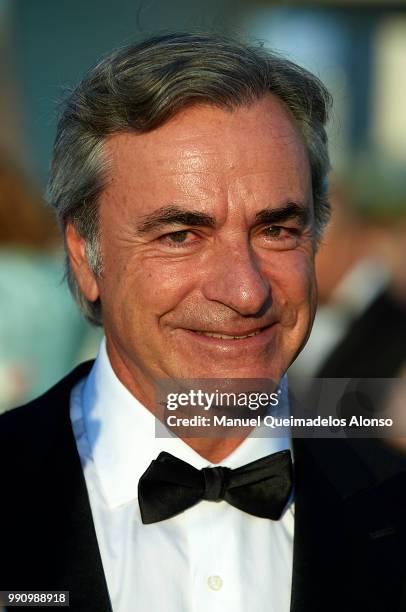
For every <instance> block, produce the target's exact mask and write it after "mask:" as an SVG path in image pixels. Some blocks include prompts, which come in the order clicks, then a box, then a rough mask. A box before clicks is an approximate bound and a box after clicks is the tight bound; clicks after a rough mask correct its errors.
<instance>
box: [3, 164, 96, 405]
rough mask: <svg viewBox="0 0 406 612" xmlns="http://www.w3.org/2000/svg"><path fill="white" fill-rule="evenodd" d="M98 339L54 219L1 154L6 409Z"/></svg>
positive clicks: (41, 386) (54, 377) (34, 391)
mask: <svg viewBox="0 0 406 612" xmlns="http://www.w3.org/2000/svg"><path fill="white" fill-rule="evenodd" d="M92 336H93V332H90V336H89V325H88V324H86V322H85V321H84V319H83V318H82V317H81V316H80V315H79V313H78V312H77V309H76V308H75V306H74V304H73V301H72V298H71V295H70V294H69V291H67V288H66V285H65V283H64V282H63V261H62V257H61V253H60V237H59V235H58V229H57V226H56V223H55V220H54V218H53V215H52V214H51V212H50V210H49V209H46V208H45V206H44V202H43V200H42V198H41V196H40V193H39V190H37V189H36V188H35V187H34V186H33V184H32V183H31V182H30V181H29V179H28V178H27V177H25V176H24V175H23V173H22V172H21V171H19V170H18V169H17V167H16V166H15V165H14V164H13V163H12V162H11V161H10V160H8V159H7V158H6V157H5V156H2V157H0V412H1V411H4V410H7V409H9V408H11V407H12V406H15V405H16V403H22V402H25V401H28V400H29V399H31V398H33V397H35V396H38V395H39V394H40V393H42V392H43V391H45V390H46V389H47V388H49V386H50V385H52V384H53V383H54V382H55V381H56V380H58V379H59V378H60V377H61V376H63V375H64V374H66V372H68V371H69V370H70V369H71V368H72V367H73V366H74V365H76V364H77V363H78V361H81V360H82V358H86V357H87V356H88V355H87V354H88V352H90V354H91V352H92V344H93V340H92ZM93 354H94V353H93Z"/></svg>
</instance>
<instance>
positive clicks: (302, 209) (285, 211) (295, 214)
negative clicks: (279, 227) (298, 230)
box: [255, 202, 310, 228]
mask: <svg viewBox="0 0 406 612" xmlns="http://www.w3.org/2000/svg"><path fill="white" fill-rule="evenodd" d="M290 219H297V220H298V221H299V223H300V226H301V227H302V228H303V227H306V225H308V223H309V221H310V210H309V208H308V207H307V206H302V205H301V204H296V203H295V202H289V203H288V204H286V205H285V206H282V207H280V208H264V210H260V211H259V212H258V213H257V214H256V215H255V220H256V222H257V223H267V224H268V223H269V224H272V223H281V222H283V221H289V220H290Z"/></svg>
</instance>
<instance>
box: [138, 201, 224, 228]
mask: <svg viewBox="0 0 406 612" xmlns="http://www.w3.org/2000/svg"><path fill="white" fill-rule="evenodd" d="M166 225H193V226H200V227H211V228H214V227H215V226H216V220H215V219H214V217H211V216H210V215H207V214H206V213H202V212H200V211H197V210H184V209H183V208H178V207H177V206H163V207H162V208H158V209H157V210H155V211H154V212H153V213H151V214H150V215H146V216H145V217H143V219H142V221H141V223H140V224H139V225H138V227H137V231H138V233H139V234H147V233H148V232H152V231H153V230H157V229H161V228H163V227H165V226H166Z"/></svg>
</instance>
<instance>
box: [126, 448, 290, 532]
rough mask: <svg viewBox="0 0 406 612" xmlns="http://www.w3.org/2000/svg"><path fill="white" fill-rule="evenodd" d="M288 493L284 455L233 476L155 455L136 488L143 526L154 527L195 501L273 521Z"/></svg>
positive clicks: (287, 457) (245, 467) (229, 472)
mask: <svg viewBox="0 0 406 612" xmlns="http://www.w3.org/2000/svg"><path fill="white" fill-rule="evenodd" d="M291 490H292V460H291V456H290V451H289V450H284V451H280V452H279V453H275V454H273V455H269V456H268V457H263V458H262V459H258V460H257V461H253V462H252V463H248V464H247V465H243V466H242V467H239V468H237V469H235V470H232V469H230V468H226V467H212V468H210V467H207V468H203V469H202V470H197V469H196V468H194V467H192V466H191V465H189V464H188V463H185V461H181V459H178V458H177V457H174V456H173V455H170V454H169V453H165V452H163V453H160V454H159V455H158V458H157V459H156V460H155V461H153V462H152V463H151V465H150V466H149V468H148V469H147V471H146V472H145V473H144V474H143V475H142V476H141V478H140V481H139V483H138V502H139V505H140V510H141V518H142V522H143V523H145V524H149V523H157V522H158V521H163V520H165V519H167V518H170V517H172V516H175V515H176V514H179V513H180V512H183V511H184V510H187V508H190V507H191V506H194V505H195V504H197V503H198V502H199V501H201V500H203V499H206V500H209V501H221V500H225V501H227V502H228V503H229V504H231V505H232V506H235V507H236V508H239V509H240V510H243V511H244V512H248V513H249V514H253V515H254V516H259V517H261V518H267V519H272V520H274V521H276V520H278V519H279V518H280V516H281V514H282V512H283V510H284V508H285V506H286V503H287V501H288V499H289V496H290V493H291Z"/></svg>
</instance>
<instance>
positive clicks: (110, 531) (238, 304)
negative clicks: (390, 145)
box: [0, 34, 404, 612]
mask: <svg viewBox="0 0 406 612" xmlns="http://www.w3.org/2000/svg"><path fill="white" fill-rule="evenodd" d="M328 106H329V96H328V94H327V92H326V91H325V89H324V87H323V86H322V85H321V84H320V83H319V81H318V80H317V79H315V78H314V77H313V76H312V75H310V74H309V73H307V72H306V71H304V70H302V69H301V68H299V67H297V66H295V65H294V64H291V63H290V62H288V61H286V60H284V59H281V58H279V57H278V56H276V55H272V54H270V53H268V52H266V51H265V50H263V49H261V48H255V47H249V46H247V45H244V44H241V43H238V42H236V41H233V40H228V39H226V38H223V37H218V36H214V35H213V36H203V35H190V34H180V35H167V36H162V37H157V38H154V39H150V40H147V41H145V42H144V43H141V44H140V45H135V46H131V47H128V48H125V49H123V50H120V51H118V52H116V53H113V54H112V55H111V56H110V57H108V58H107V59H105V60H104V61H102V62H101V63H100V64H99V65H98V66H96V68H94V69H93V70H92V71H91V72H90V73H89V74H88V75H87V77H86V78H85V79H84V81H83V82H82V83H81V84H80V85H79V87H78V88H77V89H76V90H75V91H74V92H73V93H72V95H71V96H70V98H69V99H68V101H67V104H66V107H65V111H64V113H63V115H62V118H61V121H60V124H59V127H58V134H57V139H56V145H55V153H54V162H53V170H52V176H51V183H50V198H51V201H52V203H53V205H54V206H55V208H56V210H57V213H58V215H59V218H60V220H61V223H62V227H63V229H64V235H65V243H66V247H67V252H68V279H69V282H70V286H71V288H72V290H73V292H74V294H75V296H76V297H77V299H78V301H79V303H80V304H81V307H82V310H83V312H84V313H85V314H86V316H87V317H88V318H89V319H91V320H92V321H94V322H102V323H103V326H104V331H105V343H103V345H102V347H101V350H100V353H99V356H98V358H97V360H96V362H95V364H94V365H93V366H90V365H84V366H82V367H80V368H79V369H78V370H76V371H75V372H74V373H72V374H71V375H70V376H68V377H67V378H66V379H64V380H63V381H61V382H60V383H59V384H58V385H57V386H56V387H54V388H53V389H51V391H49V392H48V393H47V394H46V395H45V396H43V397H42V398H40V399H39V400H37V401H36V402H34V403H33V404H31V405H29V406H27V407H24V408H21V409H19V410H17V411H12V412H11V413H9V414H8V415H6V416H5V417H3V419H2V423H1V431H2V439H1V446H0V448H1V451H2V453H3V454H2V465H3V466H5V465H6V461H7V469H6V474H5V475H4V478H3V488H4V491H5V503H4V504H3V506H4V508H3V518H2V522H1V542H2V553H3V560H2V562H3V568H2V576H1V588H2V589H8V590H10V589H24V590H29V589H36V590H41V589H42V590H48V591H50V590H52V591H58V590H69V592H70V606H71V608H72V609H74V610H86V611H93V610H94V611H95V612H96V611H97V612H104V611H107V610H113V611H114V612H130V610H131V611H132V610H134V611H140V610H142V611H146V610H148V611H155V610H166V611H168V612H172V611H177V612H179V611H186V610H187V611H190V610H199V611H200V610H207V609H213V610H222V611H224V610H233V611H236V610H247V609H252V610H256V611H260V610H269V611H274V612H287V611H288V610H289V609H291V610H293V611H294V612H299V611H300V612H302V611H307V610H311V611H312V612H313V611H315V610H326V609H327V610H342V609H346V610H361V609H365V610H385V611H389V610H398V609H400V608H399V606H400V605H401V604H400V600H401V588H402V579H403V575H404V572H403V570H402V564H401V562H400V552H399V551H400V548H398V547H400V546H401V542H402V540H401V538H400V536H399V533H398V530H401V529H402V525H403V521H402V520H401V517H402V512H403V505H402V504H403V501H404V500H403V497H404V496H403V495H402V494H401V489H400V487H399V484H398V482H397V481H396V482H395V483H393V482H388V480H385V481H384V483H383V485H382V486H381V489H379V492H378V489H377V487H378V484H380V483H378V484H377V482H376V478H375V477H374V475H371V474H370V472H369V471H368V469H367V467H366V466H365V465H364V464H363V463H362V462H361V461H360V460H359V458H358V455H357V454H356V453H353V452H351V451H349V450H347V449H346V448H344V446H343V445H342V444H341V445H338V444H333V442H334V443H335V442H338V441H333V440H327V444H321V443H322V442H323V441H321V440H319V441H317V442H320V444H317V445H316V444H315V445H313V446H314V448H310V450H309V449H307V448H306V445H305V444H304V443H303V442H302V443H299V442H301V441H293V442H294V445H293V454H294V462H295V464H294V479H295V480H294V482H295V489H294V492H293V493H292V489H291V483H290V481H289V484H288V485H287V478H288V476H289V475H290V468H289V466H288V465H287V464H286V458H287V457H289V448H290V441H289V440H286V439H272V438H256V437H254V436H249V437H247V435H246V434H244V435H243V434H242V432H241V434H240V435H239V437H232V438H221V439H218V438H213V437H212V438H209V437H198V438H193V437H191V438H187V439H184V440H182V439H180V438H171V439H159V438H156V437H155V435H154V431H155V429H154V413H155V410H156V405H155V390H154V387H155V384H156V382H157V381H158V380H161V379H170V380H171V379H179V378H188V379H196V378H216V379H219V378H224V379H225V378H240V379H253V378H255V379H256V378H257V379H264V378H265V379H272V380H274V381H278V382H279V381H282V382H281V384H280V390H283V388H284V385H283V381H284V378H283V376H284V373H285V372H286V370H287V368H288V367H289V365H290V363H291V362H292V361H293V360H294V359H295V357H296V355H297V354H298V352H299V351H300V350H301V348H302V346H303V345H304V343H305V342H306V339H307V336H308V334H309V331H310V327H311V323H312V320H313V316H314V310H315V301H316V287H315V282H314V268H313V259H314V252H315V246H316V243H317V240H318V238H319V237H320V234H321V231H322V228H323V225H324V224H325V222H326V221H327V218H328V204H327V202H326V201H325V186H326V174H327V171H328V154H327V145H326V136H325V131H324V124H325V121H326V119H327V112H328ZM161 451H165V452H169V453H170V454H171V455H173V456H174V457H176V458H175V459H173V458H171V457H169V456H168V455H160V458H159V459H158V460H157V461H155V463H154V464H152V466H151V467H149V466H150V464H151V461H153V460H156V459H157V455H158V454H159V453H160V452H161ZM338 453H340V454H338ZM272 456H273V459H272ZM264 457H267V458H266V459H264ZM275 458H276V459H275ZM179 460H181V461H182V462H186V463H180V462H179ZM258 461H259V464H260V466H261V469H262V466H263V461H265V463H266V464H267V467H266V469H265V468H264V472H263V477H262V481H263V483H264V482H266V486H265V485H264V486H262V491H259V492H258V490H257V489H256V490H255V493H254V494H253V495H254V497H255V499H254V500H253V499H252V495H251V494H250V493H247V494H246V493H245V490H244V491H243V492H242V495H241V498H240V499H238V500H237V501H236V498H235V495H236V494H237V497H238V493H239V491H238V490H237V492H236V490H235V488H234V490H233V489H232V486H231V487H230V486H229V483H231V484H232V483H233V482H235V481H236V480H237V481H239V480H238V479H239V478H240V476H241V473H243V474H244V475H243V477H242V478H243V479H244V480H246V479H247V471H248V480H249V478H250V476H249V471H250V470H251V469H253V468H252V466H253V462H255V463H254V465H255V466H257V465H258V463H257V462H258ZM167 462H168V463H167ZM268 463H269V466H268ZM279 463H282V464H283V465H282V466H278V469H276V468H275V465H276V464H279ZM168 464H169V468H167V467H166V466H167V465H168ZM219 464H221V466H220V467H216V468H213V467H211V466H213V465H214V466H218V465H219ZM247 464H248V465H249V466H250V467H248V468H245V467H244V466H246V465H247ZM210 467H211V469H210ZM279 467H281V468H283V469H281V470H279ZM227 468H231V469H232V470H233V472H229V471H227ZM155 470H158V472H156V471H155ZM200 470H201V471H200ZM182 479H183V480H182ZM199 479H200V480H199ZM272 479H274V480H275V482H276V483H277V486H276V487H275V486H273V485H272V483H271V484H270V485H269V486H268V483H269V480H272ZM168 480H169V481H171V482H168ZM259 480H260V479H259ZM195 481H196V482H198V483H199V482H203V483H204V484H203V485H202V487H201V490H200V498H199V499H197V498H196V499H195V497H194V496H195V490H194V488H193V487H194V486H195V485H194V483H195ZM185 482H186V487H185V486H184V485H185ZM245 484H246V483H245ZM248 484H252V483H248ZM256 484H258V485H259V489H261V482H259V483H258V482H256ZM189 485H190V486H189ZM182 487H183V488H182ZM373 487H375V488H373ZM248 488H249V487H248ZM278 488H279V491H278ZM185 489H186V490H185ZM197 489H199V486H197ZM242 489H244V487H242ZM252 489H253V487H252ZM251 493H252V490H251ZM188 496H189V497H190V498H191V499H192V498H193V499H192V501H190V503H189V502H188V500H187V499H186V502H185V497H186V498H187V497H188ZM267 497H268V499H267ZM151 500H152V502H151ZM227 500H229V501H230V503H227ZM261 500H262V501H261ZM214 501H216V502H218V503H214ZM196 502H199V503H196ZM254 502H255V503H254ZM274 506H275V509H273V508H274ZM388 521H390V523H388Z"/></svg>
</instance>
